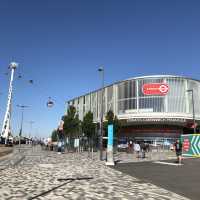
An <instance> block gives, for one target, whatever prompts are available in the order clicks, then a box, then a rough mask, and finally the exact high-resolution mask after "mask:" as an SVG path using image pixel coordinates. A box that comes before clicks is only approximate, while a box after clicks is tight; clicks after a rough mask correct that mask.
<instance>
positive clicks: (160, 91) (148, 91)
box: [142, 83, 169, 95]
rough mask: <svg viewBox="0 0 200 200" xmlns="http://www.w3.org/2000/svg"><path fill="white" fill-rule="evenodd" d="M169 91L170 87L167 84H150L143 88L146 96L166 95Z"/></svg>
mask: <svg viewBox="0 0 200 200" xmlns="http://www.w3.org/2000/svg"><path fill="white" fill-rule="evenodd" d="M168 91H169V86H168V85H167V84H166V83H148V84H144V85H143V86H142V92H143V94H144V95H166V94H167V93H168Z"/></svg>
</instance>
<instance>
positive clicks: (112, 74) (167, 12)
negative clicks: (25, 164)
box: [0, 0, 200, 137]
mask: <svg viewBox="0 0 200 200" xmlns="http://www.w3.org/2000/svg"><path fill="white" fill-rule="evenodd" d="M199 10H200V2H199V1H195V0H193V1H189V0H167V1H164V0H151V1H149V0H130V1H129V0H124V1H122V0H113V1H112V0H101V1H98V0H84V1H83V0H73V1H72V0H71V1H69V0H58V1H55V0H52V1H51V0H49V1H47V0H43V1H40V0H34V1H30V0H18V1H11V0H1V1H0V125H1V126H2V122H3V115H4V113H5V106H6V100H7V92H8V80H9V76H6V75H4V73H5V72H6V71H8V70H7V66H8V64H9V63H10V62H11V61H13V60H14V61H16V62H18V63H19V64H20V65H19V69H18V70H17V71H16V77H15V81H14V96H13V97H14V99H13V116H12V119H13V120H12V121H13V125H12V126H13V130H14V132H15V133H18V132H19V124H20V115H21V112H20V110H19V109H18V108H17V107H16V105H17V104H24V105H28V106H30V108H28V109H26V110H25V120H24V131H25V132H26V133H28V132H29V131H30V124H29V123H28V122H29V121H35V123H34V124H33V130H32V135H35V136H40V137H46V136H48V135H50V133H51V131H52V129H54V128H56V127H57V125H58V123H59V120H60V118H61V116H62V115H63V114H64V108H65V106H64V102H65V100H69V99H71V98H74V97H76V96H79V95H82V94H84V93H86V92H89V91H91V90H96V89H97V88H99V87H100V84H101V82H100V77H99V74H98V72H97V68H98V66H99V65H102V64H103V65H104V67H105V83H106V84H110V83H113V82H115V81H118V80H123V79H127V78H130V77H135V76H140V75H151V74H172V75H183V76H188V77H192V78H195V79H200V73H199V72H200V56H199V55H200V12H199ZM18 73H21V74H22V79H18V78H17V75H18ZM29 79H33V80H34V84H29V83H28V80H29ZM49 96H51V97H52V98H53V99H54V100H55V106H54V107H53V108H51V109H49V108H47V107H46V102H47V100H48V97H49Z"/></svg>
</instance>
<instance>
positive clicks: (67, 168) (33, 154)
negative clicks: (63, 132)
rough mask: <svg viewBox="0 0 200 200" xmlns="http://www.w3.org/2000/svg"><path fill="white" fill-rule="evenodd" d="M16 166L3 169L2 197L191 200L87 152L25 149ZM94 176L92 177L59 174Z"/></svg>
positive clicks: (82, 199) (0, 177)
mask: <svg viewBox="0 0 200 200" xmlns="http://www.w3.org/2000/svg"><path fill="white" fill-rule="evenodd" d="M24 155H25V159H24V160H23V162H21V163H19V164H18V165H17V166H15V167H14V168H6V169H4V170H2V171H0V199H2V200H4V199H20V200H23V199H41V200H42V199H45V200H46V199H60V200H61V199H72V200H74V199H77V200H78V199H80V200H84V199H94V200H95V199H97V200H98V199H115V200H129V199H136V200H144V199H145V200H152V199H154V200H161V199H162V200H165V199H166V200H169V199H170V200H171V199H176V200H187V198H185V197H183V196H180V195H177V194H175V193H173V192H170V191H168V190H166V189H163V188H160V187H158V186H155V185H153V184H150V183H148V182H145V181H141V180H140V179H137V178H134V177H132V176H129V175H126V174H124V173H122V172H120V171H117V170H115V169H111V168H110V167H107V166H105V163H104V162H102V161H98V159H97V158H98V154H97V153H96V154H94V159H91V158H88V154H87V153H67V154H57V153H56V152H49V151H41V150H40V148H34V150H31V151H27V152H25V153H24ZM76 177H79V178H80V177H93V179H90V180H74V181H70V180H68V181H67V180H66V181H59V180H58V179H59V178H76Z"/></svg>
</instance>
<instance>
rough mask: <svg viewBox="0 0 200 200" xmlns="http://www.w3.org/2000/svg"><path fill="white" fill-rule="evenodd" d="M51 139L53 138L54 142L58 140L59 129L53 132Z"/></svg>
mask: <svg viewBox="0 0 200 200" xmlns="http://www.w3.org/2000/svg"><path fill="white" fill-rule="evenodd" d="M51 140H52V142H57V141H58V135H57V130H55V129H54V130H53V131H52V133H51Z"/></svg>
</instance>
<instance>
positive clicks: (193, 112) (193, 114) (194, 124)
mask: <svg viewBox="0 0 200 200" xmlns="http://www.w3.org/2000/svg"><path fill="white" fill-rule="evenodd" d="M187 92H188V93H191V94H192V116H193V126H194V134H195V133H196V122H195V110H194V92H193V89H191V90H187Z"/></svg>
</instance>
